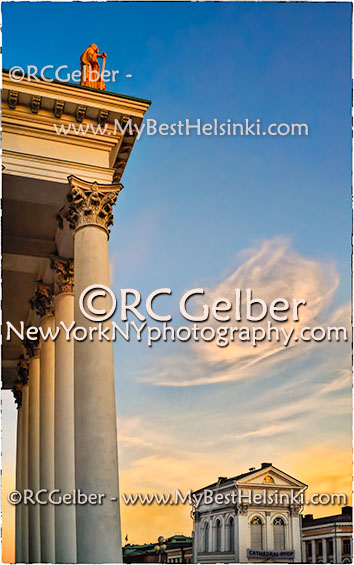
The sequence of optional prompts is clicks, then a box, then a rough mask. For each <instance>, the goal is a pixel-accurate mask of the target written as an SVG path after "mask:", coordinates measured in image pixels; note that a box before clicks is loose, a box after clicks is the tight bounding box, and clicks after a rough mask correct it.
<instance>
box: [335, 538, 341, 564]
mask: <svg viewBox="0 0 354 565" xmlns="http://www.w3.org/2000/svg"><path fill="white" fill-rule="evenodd" d="M334 561H335V562H336V563H342V538H341V536H339V535H338V533H337V547H336V555H335V559H334Z"/></svg>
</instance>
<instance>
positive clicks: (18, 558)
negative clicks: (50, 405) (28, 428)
mask: <svg viewBox="0 0 354 565" xmlns="http://www.w3.org/2000/svg"><path fill="white" fill-rule="evenodd" d="M21 396H22V395H21ZM21 473H22V406H21V404H20V405H19V406H18V409H17V435H16V490H18V491H19V492H22V491H23V488H22V481H21ZM22 509H23V506H22V504H18V505H17V506H16V509H15V511H16V523H15V562H16V563H21V562H22V547H21V546H22V530H21V517H22V516H21V514H22Z"/></svg>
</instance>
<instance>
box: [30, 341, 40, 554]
mask: <svg viewBox="0 0 354 565" xmlns="http://www.w3.org/2000/svg"><path fill="white" fill-rule="evenodd" d="M39 365H40V361H39V348H38V347H37V348H35V349H33V351H32V357H31V360H30V366H29V382H28V386H29V410H28V456H29V457H28V487H29V488H30V489H31V490H32V491H33V492H38V491H39V410H40V408H39V403H40V397H39V379H40V369H39ZM39 512H40V510H39V505H38V504H35V505H33V504H30V505H29V506H28V533H29V563H40V562H41V539H40V515H39Z"/></svg>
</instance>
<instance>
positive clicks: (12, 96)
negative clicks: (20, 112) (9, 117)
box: [7, 90, 18, 110]
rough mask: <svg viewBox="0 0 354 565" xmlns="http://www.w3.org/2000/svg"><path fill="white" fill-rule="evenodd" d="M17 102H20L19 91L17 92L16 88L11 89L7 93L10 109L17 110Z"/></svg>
mask: <svg viewBox="0 0 354 565" xmlns="http://www.w3.org/2000/svg"><path fill="white" fill-rule="evenodd" d="M17 104H18V92H15V90H9V93H8V95H7V105H8V107H9V108H10V110H15V109H16V106H17Z"/></svg>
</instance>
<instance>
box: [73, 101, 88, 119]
mask: <svg viewBox="0 0 354 565" xmlns="http://www.w3.org/2000/svg"><path fill="white" fill-rule="evenodd" d="M86 112H87V107H86V106H82V105H81V104H79V105H78V106H76V110H75V118H76V121H77V122H80V123H81V122H82V121H83V119H84V117H85V116H86Z"/></svg>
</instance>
